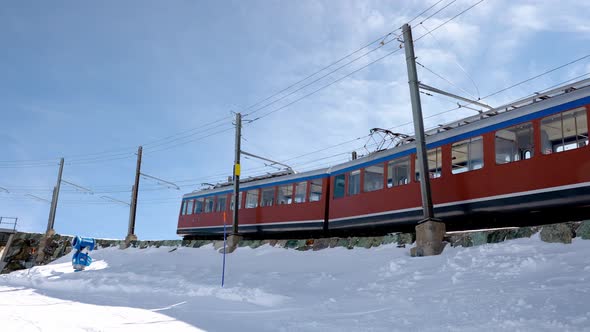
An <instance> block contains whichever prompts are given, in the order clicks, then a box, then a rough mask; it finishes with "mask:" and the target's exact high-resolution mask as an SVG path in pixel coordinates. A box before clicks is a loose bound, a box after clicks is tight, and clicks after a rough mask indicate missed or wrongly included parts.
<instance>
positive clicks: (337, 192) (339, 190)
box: [334, 174, 345, 198]
mask: <svg viewBox="0 0 590 332" xmlns="http://www.w3.org/2000/svg"><path fill="white" fill-rule="evenodd" d="M344 183H345V180H344V174H340V175H336V176H335V177H334V198H340V197H344Z"/></svg>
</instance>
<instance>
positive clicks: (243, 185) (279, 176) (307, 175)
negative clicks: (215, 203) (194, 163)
mask: <svg viewBox="0 0 590 332" xmlns="http://www.w3.org/2000/svg"><path fill="white" fill-rule="evenodd" d="M329 171H330V169H329V168H321V169H316V170H312V171H306V172H301V173H295V172H292V171H281V172H274V173H267V174H265V175H261V176H256V177H250V178H243V179H240V191H241V190H249V189H254V188H259V187H264V186H268V185H271V184H272V185H279V184H283V183H290V182H297V181H307V180H313V179H321V178H325V177H328V176H329V175H330V172H329ZM232 191H233V182H225V183H222V184H218V185H216V186H215V187H213V188H208V189H202V190H195V191H193V192H192V193H189V194H185V195H184V196H183V198H195V197H201V196H210V195H216V194H223V193H228V192H232Z"/></svg>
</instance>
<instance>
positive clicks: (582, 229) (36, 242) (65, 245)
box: [0, 220, 590, 273]
mask: <svg viewBox="0 0 590 332" xmlns="http://www.w3.org/2000/svg"><path fill="white" fill-rule="evenodd" d="M537 233H540V238H541V240H543V241H545V242H558V243H571V242H572V239H573V238H575V237H579V238H582V239H590V220H589V221H584V222H569V223H562V224H552V225H545V226H533V227H522V228H514V229H498V230H489V231H477V232H463V233H451V234H447V236H446V237H445V240H446V241H447V242H448V243H449V244H450V245H451V246H453V247H457V246H462V247H471V246H477V245H482V244H486V243H498V242H502V241H506V240H511V239H517V238H524V237H531V236H532V235H534V234H537ZM44 236H45V235H44V234H37V233H16V234H15V236H14V239H13V241H12V245H11V246H10V248H8V249H7V250H8V251H7V254H6V255H5V257H6V258H5V260H4V261H5V262H6V266H5V267H4V269H2V271H0V273H10V272H12V271H16V270H20V269H26V268H30V267H32V266H34V265H36V264H38V263H39V264H47V263H50V262H52V261H54V260H56V259H57V258H59V257H62V256H64V255H67V254H68V253H69V252H70V251H71V250H72V245H71V242H72V237H71V236H66V235H58V234H56V235H54V236H52V237H51V238H50V239H48V241H47V242H46V245H45V247H44V248H43V251H44V254H45V255H43V256H44V259H43V260H42V261H41V262H38V263H37V262H36V258H37V257H38V252H37V250H38V248H39V247H40V243H41V241H43V239H44ZM415 240H416V236H415V234H413V233H395V234H388V235H385V236H374V237H348V238H322V239H306V240H241V241H240V243H239V246H240V247H250V248H257V247H260V246H262V245H266V244H268V245H271V246H273V247H280V248H285V249H295V250H314V251H316V250H322V249H326V248H335V247H344V248H348V249H352V248H355V247H356V248H371V247H377V246H380V245H382V244H391V243H396V244H397V246H398V247H405V246H406V245H409V244H412V243H414V241H415ZM124 242H125V241H124V240H104V239H97V240H96V244H97V249H100V248H108V247H121V246H122V245H123V244H124ZM208 244H213V247H214V248H215V249H216V250H219V249H221V248H222V247H223V241H213V240H191V241H184V240H163V241H134V242H131V246H132V247H135V248H140V249H143V248H148V247H156V248H157V247H160V246H166V247H180V246H182V247H189V248H198V247H202V246H204V245H208ZM41 247H42V246H41Z"/></svg>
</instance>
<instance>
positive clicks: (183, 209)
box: [180, 201, 187, 216]
mask: <svg viewBox="0 0 590 332" xmlns="http://www.w3.org/2000/svg"><path fill="white" fill-rule="evenodd" d="M186 202H187V201H182V203H181V204H180V215H181V216H186Z"/></svg>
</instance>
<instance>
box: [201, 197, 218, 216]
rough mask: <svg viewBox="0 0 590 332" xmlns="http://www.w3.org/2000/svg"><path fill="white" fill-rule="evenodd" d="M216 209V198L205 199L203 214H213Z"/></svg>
mask: <svg viewBox="0 0 590 332" xmlns="http://www.w3.org/2000/svg"><path fill="white" fill-rule="evenodd" d="M214 208H215V196H207V197H205V202H204V203H203V212H204V213H211V212H213V209H214Z"/></svg>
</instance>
